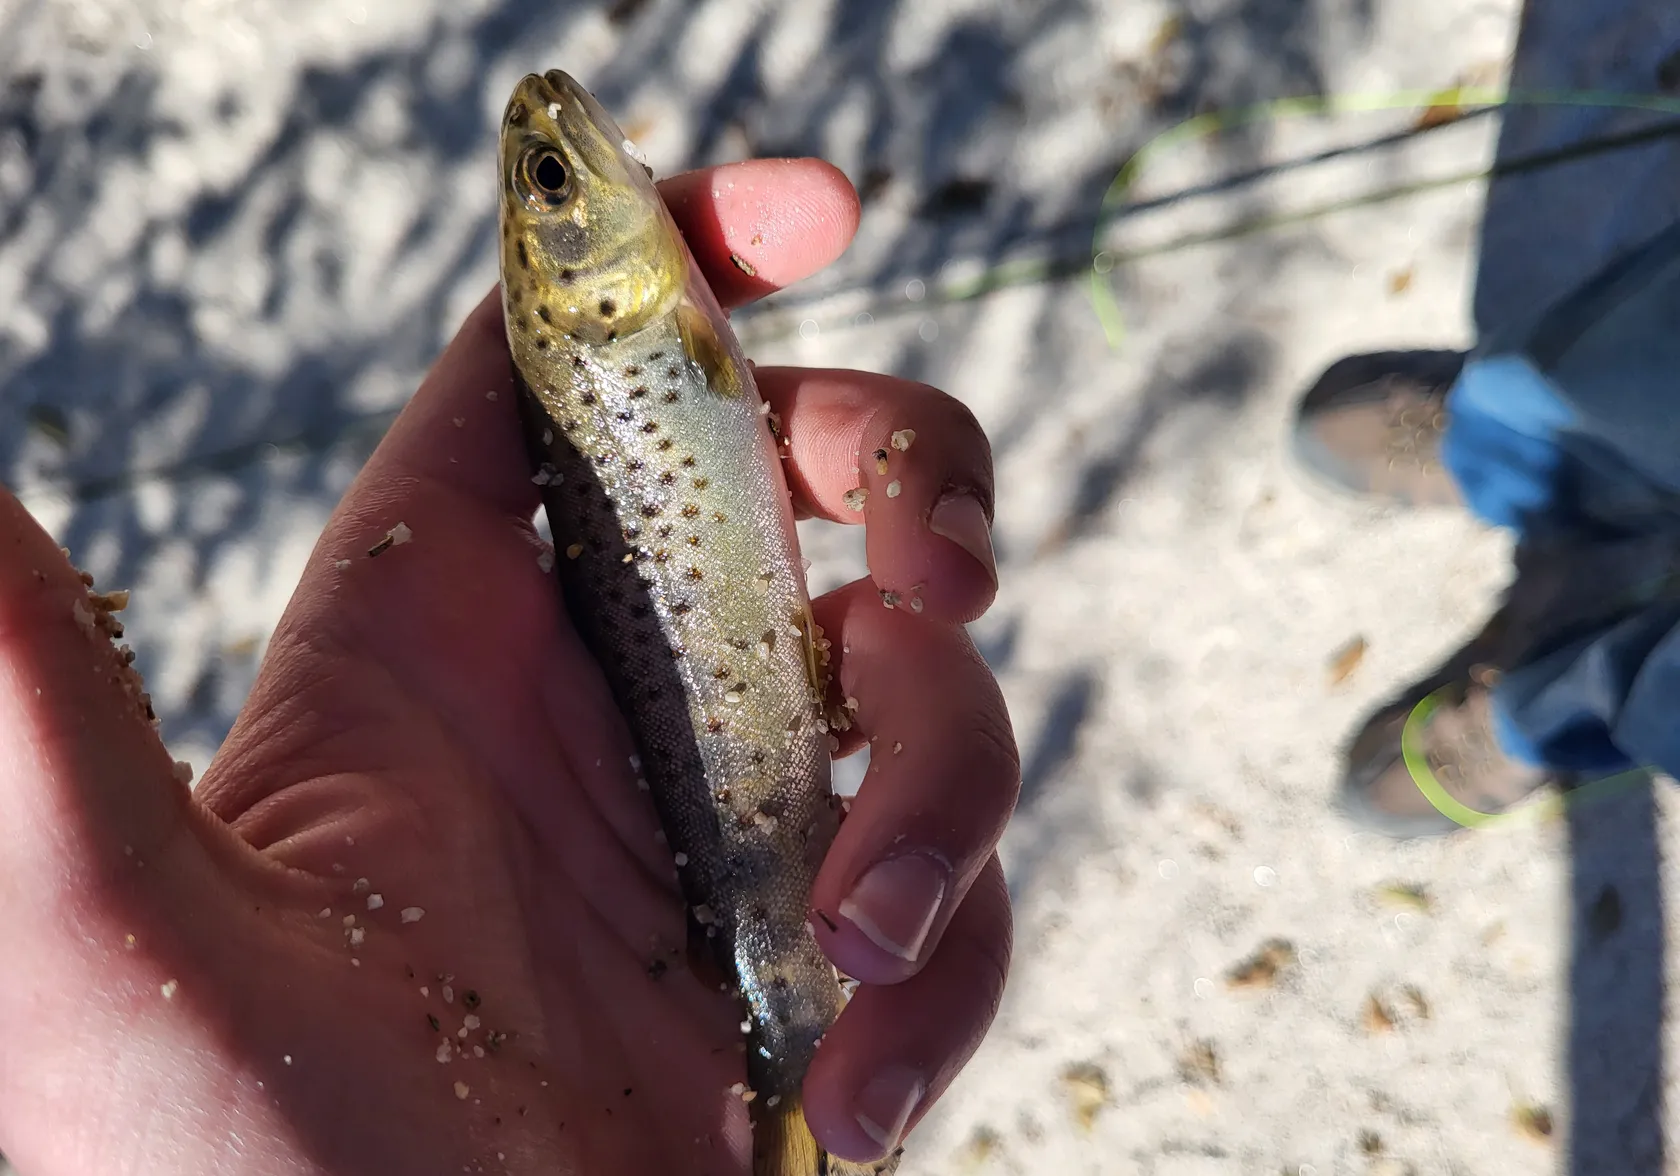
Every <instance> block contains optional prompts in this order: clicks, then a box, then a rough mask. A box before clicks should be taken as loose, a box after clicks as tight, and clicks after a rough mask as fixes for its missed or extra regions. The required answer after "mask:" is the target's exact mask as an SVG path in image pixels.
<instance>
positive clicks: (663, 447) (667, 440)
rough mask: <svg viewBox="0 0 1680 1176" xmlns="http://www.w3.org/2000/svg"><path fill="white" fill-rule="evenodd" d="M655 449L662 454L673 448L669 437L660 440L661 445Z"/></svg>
mask: <svg viewBox="0 0 1680 1176" xmlns="http://www.w3.org/2000/svg"><path fill="white" fill-rule="evenodd" d="M654 448H655V449H657V450H659V451H660V452H661V453H663V452H665V451H666V450H667V449H669V448H671V439H670V438H669V437H661V438H660V439H659V443H658V444H657V445H655V446H654Z"/></svg>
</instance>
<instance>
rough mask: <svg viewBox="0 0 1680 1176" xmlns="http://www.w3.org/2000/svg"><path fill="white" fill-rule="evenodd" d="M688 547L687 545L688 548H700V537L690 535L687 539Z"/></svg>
mask: <svg viewBox="0 0 1680 1176" xmlns="http://www.w3.org/2000/svg"><path fill="white" fill-rule="evenodd" d="M688 545H689V546H690V547H699V546H700V536H698V535H690V536H689V537H688Z"/></svg>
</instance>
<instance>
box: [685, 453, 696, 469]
mask: <svg viewBox="0 0 1680 1176" xmlns="http://www.w3.org/2000/svg"><path fill="white" fill-rule="evenodd" d="M682 464H683V469H685V470H691V469H693V468H694V455H693V454H692V453H691V454H689V455H688V456H687V457H685V458H683V459H682Z"/></svg>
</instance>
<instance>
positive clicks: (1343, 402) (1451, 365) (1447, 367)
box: [1291, 351, 1464, 506]
mask: <svg viewBox="0 0 1680 1176" xmlns="http://www.w3.org/2000/svg"><path fill="white" fill-rule="evenodd" d="M1463 366H1464V356H1463V354H1462V353H1460V352H1457V351H1389V352H1378V353H1373V354H1370V355H1354V356H1349V357H1348V358H1346V359H1342V360H1338V361H1337V362H1336V363H1334V364H1332V365H1331V366H1330V368H1329V370H1327V371H1326V372H1325V373H1324V374H1323V375H1322V376H1320V377H1319V380H1318V382H1317V383H1316V384H1314V385H1313V387H1312V389H1311V390H1310V391H1308V392H1307V394H1306V395H1305V396H1304V397H1302V399H1301V404H1300V407H1299V409H1298V410H1297V413H1296V419H1295V428H1294V431H1293V435H1292V437H1291V448H1292V450H1293V452H1294V456H1295V460H1296V461H1297V462H1298V463H1299V464H1300V465H1301V466H1302V468H1303V469H1305V470H1306V471H1307V472H1308V473H1310V474H1311V475H1313V476H1314V477H1315V478H1317V479H1318V480H1319V481H1321V482H1324V483H1327V484H1328V485H1330V486H1333V487H1335V488H1336V489H1338V490H1340V491H1343V492H1344V493H1349V494H1356V495H1359V496H1362V497H1366V498H1376V499H1381V500H1384V501H1387V502H1392V503H1395V504H1397V505H1401V506H1458V505H1461V504H1462V501H1463V499H1462V497H1461V496H1460V494H1459V491H1458V485H1457V483H1455V482H1454V481H1453V479H1452V475H1450V474H1449V473H1447V471H1446V470H1445V469H1444V468H1443V467H1442V465H1441V436H1442V434H1443V433H1444V432H1445V429H1446V399H1447V391H1448V389H1450V388H1451V387H1452V384H1453V381H1455V380H1456V379H1458V373H1459V371H1460V370H1461V369H1462V368H1463Z"/></svg>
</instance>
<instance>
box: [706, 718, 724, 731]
mask: <svg viewBox="0 0 1680 1176" xmlns="http://www.w3.org/2000/svg"><path fill="white" fill-rule="evenodd" d="M706 730H708V731H710V732H711V733H712V734H714V735H716V734H717V733H718V732H719V731H721V730H723V720H722V719H720V718H718V717H717V716H716V715H713V716H712V717H711V718H709V719H707V720H706Z"/></svg>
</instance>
